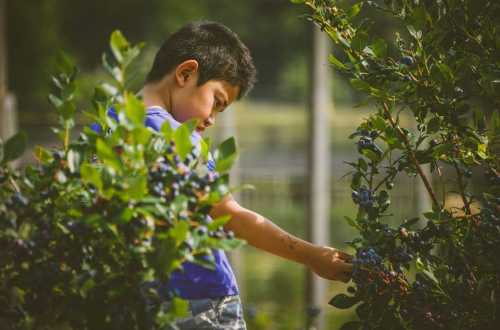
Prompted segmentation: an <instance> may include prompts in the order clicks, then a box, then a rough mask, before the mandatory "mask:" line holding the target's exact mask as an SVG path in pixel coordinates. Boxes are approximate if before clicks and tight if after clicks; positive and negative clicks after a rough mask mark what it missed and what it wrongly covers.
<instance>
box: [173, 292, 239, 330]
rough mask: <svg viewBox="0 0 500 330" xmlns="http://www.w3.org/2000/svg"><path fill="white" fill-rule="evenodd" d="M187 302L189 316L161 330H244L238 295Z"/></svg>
mask: <svg viewBox="0 0 500 330" xmlns="http://www.w3.org/2000/svg"><path fill="white" fill-rule="evenodd" d="M188 302H189V314H190V315H189V316H187V317H184V318H182V319H179V320H177V321H176V323H175V325H172V326H168V327H167V328H165V329H163V330H174V329H175V330H177V329H179V330H184V329H193V330H194V329H196V330H205V329H206V330H209V329H213V330H215V329H217V330H219V329H220V330H223V329H230V330H246V324H245V320H244V319H243V308H242V305H241V300H240V296H238V295H236V296H227V297H221V298H215V299H192V300H188Z"/></svg>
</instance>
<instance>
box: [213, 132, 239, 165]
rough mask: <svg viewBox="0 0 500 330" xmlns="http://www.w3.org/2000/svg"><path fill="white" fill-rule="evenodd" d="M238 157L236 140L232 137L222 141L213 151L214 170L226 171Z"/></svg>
mask: <svg viewBox="0 0 500 330" xmlns="http://www.w3.org/2000/svg"><path fill="white" fill-rule="evenodd" d="M236 157H238V152H237V149H236V141H235V140H234V138H233V137H231V138H229V139H227V140H226V141H224V142H222V144H221V145H220V146H219V148H217V150H216V151H215V153H214V160H215V170H216V171H217V172H220V173H224V172H227V171H229V170H230V169H231V166H232V165H233V163H234V162H235V160H236Z"/></svg>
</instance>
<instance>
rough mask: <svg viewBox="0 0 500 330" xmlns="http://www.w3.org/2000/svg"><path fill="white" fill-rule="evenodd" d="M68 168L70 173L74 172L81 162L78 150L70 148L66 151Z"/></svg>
mask: <svg viewBox="0 0 500 330" xmlns="http://www.w3.org/2000/svg"><path fill="white" fill-rule="evenodd" d="M67 159H68V168H69V171H70V172H71V173H75V172H77V171H78V169H79V167H80V162H81V155H80V153H79V152H78V151H76V150H74V149H70V150H69V151H68V156H67Z"/></svg>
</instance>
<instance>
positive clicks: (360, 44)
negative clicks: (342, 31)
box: [351, 30, 368, 51]
mask: <svg viewBox="0 0 500 330" xmlns="http://www.w3.org/2000/svg"><path fill="white" fill-rule="evenodd" d="M367 43H368V33H366V31H363V30H359V31H356V34H355V35H354V38H353V39H352V41H351V45H352V48H353V49H354V50H356V51H361V50H362V49H364V48H365V47H366V44H367Z"/></svg>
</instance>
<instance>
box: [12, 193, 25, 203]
mask: <svg viewBox="0 0 500 330" xmlns="http://www.w3.org/2000/svg"><path fill="white" fill-rule="evenodd" d="M12 200H13V202H14V203H17V204H19V205H21V206H28V204H29V200H28V199H27V198H26V197H24V196H23V194H21V193H20V192H16V193H15V194H14V196H12Z"/></svg>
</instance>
